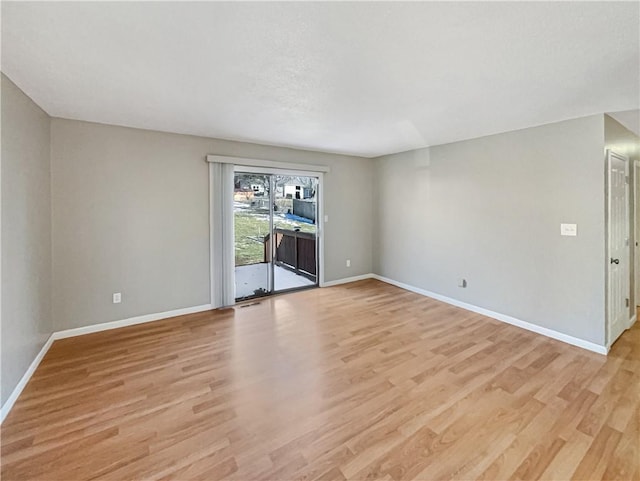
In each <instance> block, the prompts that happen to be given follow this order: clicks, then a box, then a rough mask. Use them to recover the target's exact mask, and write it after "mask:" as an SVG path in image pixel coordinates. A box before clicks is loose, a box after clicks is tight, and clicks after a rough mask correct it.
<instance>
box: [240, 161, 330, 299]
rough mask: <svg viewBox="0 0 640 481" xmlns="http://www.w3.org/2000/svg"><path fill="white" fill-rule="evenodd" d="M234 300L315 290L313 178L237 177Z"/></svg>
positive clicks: (248, 174)
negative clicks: (292, 291)
mask: <svg viewBox="0 0 640 481" xmlns="http://www.w3.org/2000/svg"><path fill="white" fill-rule="evenodd" d="M233 196H234V227H235V279H236V300H245V299H251V298H255V297H261V296H265V295H269V294H272V293H276V292H283V291H289V290H296V289H304V288H309V287H313V286H317V284H318V261H319V259H318V252H319V249H318V230H317V224H316V221H317V215H318V214H317V213H318V178H317V177H313V176H299V175H287V174H286V173H282V174H273V173H261V172H242V171H237V172H236V173H235V178H234V193H233Z"/></svg>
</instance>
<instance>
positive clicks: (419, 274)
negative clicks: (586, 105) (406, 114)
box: [374, 115, 605, 345]
mask: <svg viewBox="0 0 640 481" xmlns="http://www.w3.org/2000/svg"><path fill="white" fill-rule="evenodd" d="M603 145H604V127H603V116H602V115H598V116H591V117H587V118H582V119H577V120H570V121H565V122H559V123H555V124H549V125H544V126H541V127H535V128H530V129H525V130H519V131H515V132H508V133H504V134H499V135H493V136H489V137H483V138H479V139H474V140H469V141H464V142H456V143H452V144H447V145H441V146H436V147H431V148H427V149H421V150H415V151H410V152H405V153H401V154H396V155H391V156H385V157H380V158H378V159H376V160H375V170H376V175H375V178H376V189H375V195H376V198H377V206H376V207H375V213H374V218H375V219H376V224H375V226H374V239H375V241H374V272H376V273H378V274H380V275H382V276H385V277H389V278H391V279H395V280H397V281H400V282H404V283H407V284H410V285H413V286H415V287H419V288H422V289H426V290H429V291H432V292H436V293H439V294H442V295H445V296H449V297H451V298H454V299H457V300H460V301H463V302H467V303H470V304H473V305H476V306H479V307H483V308H486V309H490V310H492V311H495V312H499V313H501V314H506V315H510V316H513V317H515V318H518V319H521V320H524V321H527V322H530V323H533V324H537V325H539V326H543V327H547V328H550V329H554V330H556V331H559V332H562V333H565V334H568V335H571V336H575V337H577V338H580V339H584V340H587V341H591V342H594V343H597V344H600V345H603V344H604V341H605V338H604V334H605V333H604V315H605V297H604V296H605V285H604V265H603V259H604V248H605V246H604V239H605V224H604V220H605V217H604V208H605V199H604V188H603V186H604V169H603V155H602V152H603V151H602V146H603ZM561 223H576V224H578V236H577V237H561V236H560V224H561ZM459 278H465V279H467V281H468V287H467V288H459V287H457V281H458V279H459Z"/></svg>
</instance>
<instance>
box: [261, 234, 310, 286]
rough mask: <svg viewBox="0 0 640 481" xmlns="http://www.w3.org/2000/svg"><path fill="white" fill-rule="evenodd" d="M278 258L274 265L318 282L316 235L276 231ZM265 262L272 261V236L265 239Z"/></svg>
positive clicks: (276, 257)
mask: <svg viewBox="0 0 640 481" xmlns="http://www.w3.org/2000/svg"><path fill="white" fill-rule="evenodd" d="M273 231H274V233H275V238H276V252H275V254H276V256H275V259H274V264H275V265H278V266H281V267H285V268H288V269H290V270H292V271H293V272H295V273H296V274H298V275H302V276H305V277H307V278H309V279H311V280H312V281H314V282H315V280H316V274H317V273H316V235H315V234H312V233H309V232H298V231H294V230H287V229H278V228H276V229H274V230H273ZM264 261H265V262H270V261H271V236H270V235H269V234H267V235H266V236H265V238H264Z"/></svg>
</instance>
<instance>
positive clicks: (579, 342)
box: [371, 274, 609, 355]
mask: <svg viewBox="0 0 640 481" xmlns="http://www.w3.org/2000/svg"><path fill="white" fill-rule="evenodd" d="M371 277H373V278H374V279H378V280H379V281H382V282H386V283H387V284H392V285H394V286H397V287H400V288H402V289H406V290H407V291H411V292H415V293H416V294H421V295H423V296H426V297H431V298H432V299H437V300H439V301H442V302H446V303H447V304H451V305H452V306H456V307H461V308H462V309H466V310H467V311H472V312H477V313H478V314H482V315H483V316H487V317H491V318H492V319H496V320H498V321H502V322H506V323H507V324H511V325H514V326H517V327H521V328H522V329H526V330H528V331H532V332H535V333H537V334H542V335H543V336H547V337H550V338H552V339H556V340H558V341H562V342H566V343H567V344H571V345H573V346H578V347H581V348H583V349H587V350H589V351H593V352H597V353H598V354H605V355H606V354H607V353H608V352H609V349H608V348H607V347H606V346H601V345H599V344H595V343H593V342H590V341H585V340H584V339H579V338H577V337H573V336H570V335H568V334H564V333H562V332H558V331H554V330H553V329H549V328H546V327H542V326H538V325H536V324H531V323H530V322H526V321H522V320H520V319H516V318H515V317H511V316H507V315H505V314H500V313H499V312H494V311H490V310H488V309H485V308H483V307H478V306H474V305H473V304H468V303H466V302H462V301H458V300H456V299H453V298H451V297H447V296H443V295H441V294H437V293H435V292H431V291H427V290H425V289H420V288H418V287H414V286H411V285H409V284H405V283H403V282H399V281H395V280H393V279H389V278H388V277H383V276H379V275H377V274H373V275H372V276H371Z"/></svg>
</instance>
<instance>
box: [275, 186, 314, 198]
mask: <svg viewBox="0 0 640 481" xmlns="http://www.w3.org/2000/svg"><path fill="white" fill-rule="evenodd" d="M283 189H284V191H283V193H284V197H285V198H287V199H311V198H312V197H314V196H315V192H314V191H313V189H312V188H311V187H306V186H304V185H300V184H299V183H296V182H287V183H286V184H284V186H283Z"/></svg>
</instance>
